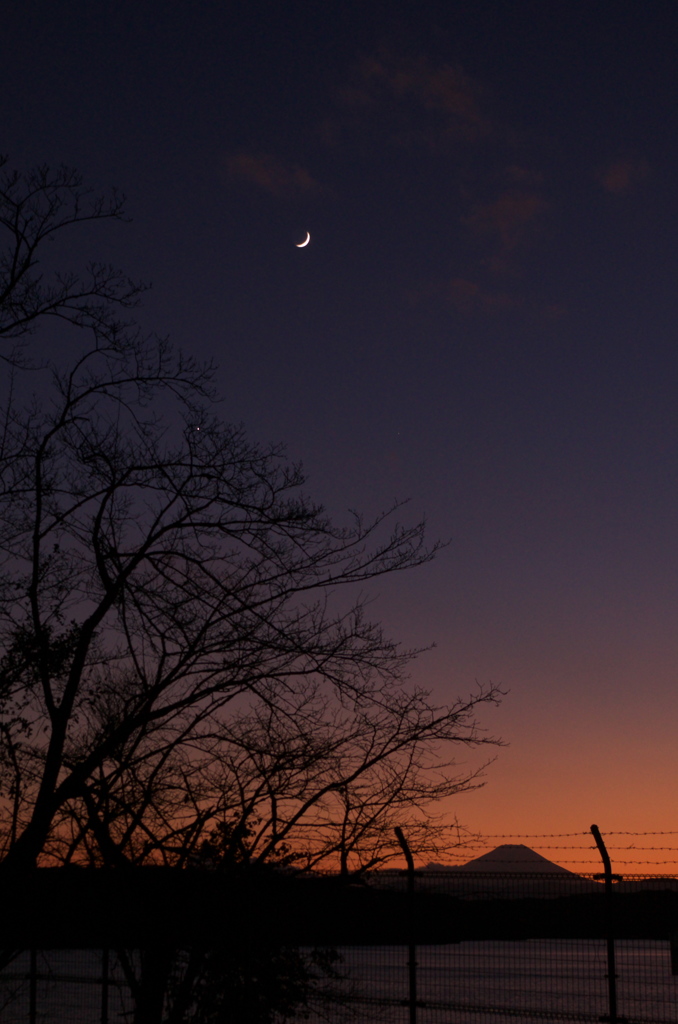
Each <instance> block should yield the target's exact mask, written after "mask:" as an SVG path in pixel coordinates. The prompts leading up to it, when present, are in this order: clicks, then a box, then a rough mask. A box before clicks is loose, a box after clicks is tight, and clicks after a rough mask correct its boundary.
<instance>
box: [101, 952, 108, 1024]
mask: <svg viewBox="0 0 678 1024" xmlns="http://www.w3.org/2000/svg"><path fill="white" fill-rule="evenodd" d="M108 960H109V951H108V949H102V951H101V1024H108V977H109V963H108Z"/></svg>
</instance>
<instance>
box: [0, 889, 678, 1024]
mask: <svg viewBox="0 0 678 1024" xmlns="http://www.w3.org/2000/svg"><path fill="white" fill-rule="evenodd" d="M330 881H331V879H330ZM335 881H336V879H335ZM351 888H352V889H353V892H354V896H353V898H354V899H355V900H356V902H355V905H356V907H360V905H361V900H362V899H363V894H364V899H365V901H368V902H369V900H370V899H375V898H376V900H377V902H376V903H375V904H370V905H371V906H372V905H375V906H376V905H378V906H382V905H383V906H389V905H390V904H389V903H388V900H389V899H391V898H392V899H393V900H394V901H396V903H397V907H399V908H400V909H399V910H398V913H401V912H402V915H404V916H405V918H406V919H407V920H406V921H405V924H404V930H405V931H406V932H407V933H408V935H409V939H404V938H403V929H401V930H400V933H399V935H398V936H397V937H396V936H394V938H393V941H390V940H389V938H388V936H387V937H386V938H385V940H384V941H381V942H380V943H379V944H363V943H362V942H361V936H360V927H361V925H360V923H359V922H358V921H357V923H356V928H355V935H354V937H353V938H352V939H351V942H350V943H348V944H347V943H346V941H345V938H346V931H345V930H344V931H343V932H342V933H341V934H342V939H341V941H337V942H336V943H332V941H331V936H332V922H331V921H330V922H327V921H324V922H321V923H322V932H323V940H322V945H323V946H324V947H325V953H326V955H325V958H324V960H323V958H322V957H321V958H319V959H318V958H317V957H316V958H315V960H314V956H313V954H312V945H306V946H304V945H301V947H299V949H298V953H299V955H300V957H301V958H302V960H304V959H305V962H308V963H310V962H312V961H314V962H316V963H326V964H331V969H328V970H322V969H319V970H316V971H315V972H314V978H313V980H312V981H311V982H310V983H309V986H308V988H307V993H306V994H307V1000H306V1003H305V1004H301V1005H297V1006H296V1008H294V1009H292V1007H289V1008H288V1010H287V1012H273V1011H272V1012H271V1015H270V1017H269V1018H268V1019H269V1020H270V1021H271V1022H282V1021H290V1022H292V1021H294V1022H295V1024H297V1022H298V1024H301V1022H303V1021H307V1022H308V1024H411V1022H413V1021H416V1024H521V1022H523V1024H529V1022H536V1021H544V1022H547V1021H563V1022H565V1021H573V1022H575V1021H579V1022H581V1024H593V1022H600V1021H606V1020H609V1006H608V1000H607V997H608V978H607V964H608V960H607V944H606V933H605V929H606V928H607V925H608V921H611V927H612V928H613V933H614V939H615V951H616V974H617V1007H618V1017H617V1021H618V1022H619V1024H624V1022H628V1024H678V941H676V933H677V932H678V879H677V878H676V877H674V876H667V875H656V874H644V875H634V876H624V878H623V879H622V880H619V881H617V882H615V884H614V892H613V894H612V897H611V899H612V901H613V906H612V911H613V913H612V914H611V915H608V914H607V911H608V910H609V909H610V908H609V907H608V905H607V904H606V903H605V899H606V897H605V895H604V891H603V884H602V882H601V880H600V875H598V874H594V873H589V874H581V873H578V874H575V873H571V872H566V871H561V872H558V871H557V870H543V871H530V872H525V871H522V872H521V871H516V872H496V871H464V870H463V869H448V870H446V871H433V870H429V871H426V870H424V871H418V872H417V873H416V878H415V893H414V897H413V898H412V900H410V899H409V897H407V876H406V873H405V872H402V871H395V870H391V871H379V872H374V873H373V874H371V875H370V876H368V877H367V878H366V879H364V880H363V883H362V885H361V887H356V886H353V887H351ZM356 891H357V896H356V895H355V893H356ZM384 900H385V901H386V902H385V903H384V902H383V901H384ZM380 901H382V902H380ZM397 901H400V902H397ZM377 924H378V922H377ZM337 934H338V933H337ZM328 937H329V941H328ZM407 941H410V942H411V943H412V945H414V947H415V954H414V955H415V963H416V985H417V993H416V995H417V1001H416V1005H412V1002H411V998H410V995H411V993H410V988H409V985H410V977H411V972H410V969H409V968H410V963H409V959H410V949H409V948H408V945H407V944H406V943H407ZM311 943H312V939H311ZM329 947H331V949H330V948H329ZM121 952H122V951H121ZM127 955H128V956H132V957H134V956H135V955H136V954H135V952H134V951H128V952H127ZM0 963H1V964H2V968H1V969H0V1021H2V1024H38V1022H40V1024H123V1022H131V1021H132V1020H133V1017H134V999H133V997H132V992H131V991H130V988H129V986H128V984H127V981H126V978H125V973H124V971H123V967H122V963H121V959H120V957H119V955H118V951H115V950H110V951H108V952H107V951H103V950H95V949H89V950H38V951H33V952H31V951H17V952H16V953H14V954H11V953H9V954H6V955H5V957H4V959H3V960H2V961H0ZM673 971H676V972H677V973H676V974H674V973H673ZM248 983H249V984H250V985H251V986H254V987H256V984H257V978H256V977H252V978H250V979H248ZM166 1009H167V1013H169V1004H168V1006H167V1007H166ZM163 1019H168V1018H167V1016H165V1017H164V1018H163ZM220 1019H221V1018H220ZM252 1019H254V1018H252ZM263 1019H264V1018H259V1017H257V1021H259V1020H263ZM184 1020H185V1024H188V1022H189V1020H190V1021H191V1024H200V1018H199V1017H197V1016H194V1017H190V1016H186V1017H185V1018H182V1024H184ZM223 1020H224V1024H250V1021H249V1020H248V1018H247V1015H246V1012H245V1016H240V1015H239V1016H237V1017H236V1016H230V1017H229V1016H224V1017H223Z"/></svg>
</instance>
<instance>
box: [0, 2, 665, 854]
mask: <svg viewBox="0 0 678 1024" xmlns="http://www.w3.org/2000/svg"><path fill="white" fill-rule="evenodd" d="M12 7H13V10H11V11H5V12H4V14H3V22H4V24H3V30H2V36H1V38H0V77H1V79H2V87H1V89H0V95H1V96H2V118H1V121H0V124H1V127H2V132H1V135H0V151H4V152H6V153H7V154H8V155H9V156H10V160H11V163H12V164H13V165H14V166H18V167H20V168H28V167H30V166H32V165H34V164H36V163H41V162H46V163H49V164H52V165H55V164H59V163H66V164H68V165H71V166H74V167H76V168H78V170H79V171H80V172H81V173H82V175H83V177H84V178H85V180H86V181H87V182H88V183H90V184H91V185H93V186H95V187H96V188H98V189H101V190H105V189H107V188H109V187H110V186H114V185H115V186H118V187H119V188H120V189H121V190H122V191H124V192H125V193H126V195H127V197H128V202H127V210H128V212H129V214H130V217H131V218H132V223H131V224H127V225H117V224H113V225H108V226H105V227H104V228H103V229H102V228H101V227H99V228H97V230H93V231H91V232H87V231H85V232H81V233H80V234H73V235H72V236H71V241H72V250H69V249H68V246H66V247H64V245H63V243H59V245H60V248H59V249H58V253H57V255H58V258H59V260H61V261H63V262H64V263H65V264H66V265H69V264H70V265H74V266H76V265H81V264H82V263H84V262H85V261H86V260H87V259H90V258H92V259H104V260H110V261H111V262H113V263H115V264H118V265H120V266H122V267H123V268H124V269H125V270H126V271H127V272H128V273H130V274H131V275H132V276H135V277H140V278H144V279H145V280H149V281H152V284H153V287H152V290H151V291H150V293H149V294H148V295H147V296H146V297H145V300H144V304H143V307H142V308H141V310H140V311H139V316H140V319H141V322H142V323H143V325H144V326H145V327H147V328H148V329H153V330H156V331H158V332H159V333H160V334H169V335H170V336H171V338H172V339H173V340H174V341H175V342H176V344H177V345H180V346H183V347H185V348H187V349H189V350H190V351H192V352H193V353H194V354H196V355H198V356H199V357H205V358H213V359H214V360H215V361H216V362H217V363H218V365H219V371H218V382H219V387H220V389H221V391H222V394H223V396H224V401H223V404H222V406H221V413H222V415H223V416H224V417H225V418H227V419H229V420H233V421H236V422H243V423H244V424H245V426H246V428H247V430H248V432H249V434H250V436H251V437H253V438H254V439H256V440H259V441H262V442H269V441H282V442H285V443H286V445H287V447H288V451H289V454H290V457H291V458H293V459H295V460H296V459H301V460H302V461H303V463H304V466H305V468H306V470H307V473H308V476H309V484H308V490H309V492H310V493H311V494H312V495H313V496H314V497H316V498H318V499H319V500H321V501H323V502H324V503H325V504H326V505H327V507H328V510H329V511H330V512H331V514H332V515H333V517H335V518H336V519H337V520H341V519H342V517H343V516H344V515H345V513H346V510H347V509H349V508H359V509H361V510H364V511H365V512H366V513H367V514H370V513H372V514H374V513H375V512H377V511H379V510H380V509H382V508H384V507H386V506H388V505H389V504H390V503H391V502H392V500H393V499H394V498H409V499H410V504H409V506H408V511H407V513H406V515H407V517H409V518H411V519H415V518H418V517H419V516H421V515H425V516H426V517H427V519H428V521H429V526H430V537H431V539H434V538H436V537H440V538H442V539H444V540H448V541H449V545H448V547H447V548H446V549H445V551H443V552H442V554H441V555H440V557H439V558H438V559H437V560H436V562H435V563H434V564H433V565H430V566H427V567H424V568H422V569H419V570H417V571H415V572H413V573H411V574H404V575H402V576H400V577H398V578H397V579H394V580H391V581H388V580H381V581H379V582H378V584H376V585H375V586H374V589H373V596H374V598H375V602H374V604H373V605H372V611H373V613H374V615H375V616H378V617H379V618H380V619H382V620H383V622H384V623H385V625H386V627H387V631H388V632H389V633H390V634H391V635H394V636H396V637H398V638H399V639H401V640H402V641H403V643H404V644H405V645H406V646H425V645H428V644H429V643H431V642H435V643H436V645H437V646H436V648H435V650H434V651H432V652H430V653H428V654H426V655H424V656H422V658H421V659H420V660H419V661H418V662H417V663H416V664H415V666H414V678H415V680H416V681H417V682H419V683H422V684H424V685H426V686H429V687H431V688H432V689H433V690H434V692H435V694H436V697H437V698H439V699H440V700H441V701H445V700H446V699H449V698H452V697H454V696H456V695H457V694H464V693H468V691H469V690H470V689H472V688H473V686H474V681H476V680H477V681H478V682H479V683H489V682H490V681H491V682H493V683H500V684H502V685H503V686H504V687H505V688H506V689H507V690H508V691H509V692H508V694H507V696H506V698H505V700H504V702H503V704H502V705H501V707H499V708H498V709H496V710H494V711H491V710H488V711H487V712H486V713H485V715H484V718H483V724H484V725H485V726H486V727H487V729H488V730H489V732H490V733H493V734H497V735H500V736H502V737H503V738H504V739H505V740H506V741H507V743H508V744H509V745H508V746H507V747H506V748H504V749H502V750H500V751H499V752H498V757H497V760H496V761H495V763H494V764H493V765H492V766H491V767H490V768H489V769H488V772H487V776H486V778H487V784H486V786H485V788H484V789H482V790H479V791H477V792H474V793H470V794H466V795H463V796H460V797H459V798H458V799H457V800H455V801H454V803H453V804H451V805H450V811H451V812H452V813H456V814H457V815H458V817H459V818H460V820H461V821H462V822H464V823H465V824H466V825H468V826H469V827H470V828H471V829H473V830H478V831H481V832H484V833H490V834H496V833H498V834H502V833H511V834H523V833H533V832H534V833H548V832H558V833H560V832H583V831H586V830H587V829H588V826H589V825H590V824H591V822H597V823H598V824H599V825H600V827H601V830H602V831H603V832H605V830H606V829H614V830H629V831H646V830H653V831H654V830H657V831H661V830H676V829H678V817H677V816H676V814H675V809H676V796H675V791H676V786H677V783H678V753H677V750H676V732H677V730H678V694H677V687H676V682H677V659H676V654H677V648H678V634H677V631H676V623H677V622H678V528H677V527H678V519H677V511H678V472H677V467H678V461H677V460H678V405H677V402H676V393H677V389H678V353H677V349H676V322H677V320H678V286H677V284H678V247H677V246H676V234H677V231H678V188H677V187H676V179H677V173H678V61H676V58H675V54H676V50H677V48H678V31H677V30H678V5H676V4H674V3H672V2H669V0H655V2H653V3H651V4H643V3H640V2H630V3H627V4H625V5H620V4H619V3H599V2H595V0H592V2H586V3H573V2H572V0H569V2H559V0H548V2H545V0H538V2H532V3H530V2H524V0H516V2H512V3H506V2H504V3H493V2H489V0H475V2H469V0H467V2H466V3H454V2H450V0H448V2H444V3H439V4H438V3H432V2H427V3H425V4H421V3H406V2H398V0H389V2H383V3H382V2H375V0H362V2H354V0H341V2H335V0H322V2H316V3H311V2H309V0H307V2H305V3H302V2H297V0H284V2H279V3H272V2H268V3H258V2H253V0H247V2H233V3H226V2H217V0H196V2H194V3H190V4H189V3H188V2H184V3H179V2H177V0H174V2H172V0H167V2H163V3H160V2H157V0H156V2H144V0H134V2H128V0H116V2H115V3H113V2H110V0H97V2H96V3H92V2H91V0H88V2H84V0H68V2H67V3H56V4H55V3H48V2H47V0H37V2H35V0H24V2H23V3H21V4H14V5H12ZM307 231H308V232H310V234H311V241H310V244H309V245H308V246H307V247H305V248H297V247H296V246H297V243H298V242H301V241H302V240H303V239H304V237H305V235H306V232H307ZM55 248H56V244H55ZM462 756H463V757H469V758H470V759H471V763H476V762H475V761H474V760H473V759H474V757H475V755H473V754H464V753H462ZM530 845H533V846H535V847H537V848H539V847H538V843H536V842H534V843H531V844H530ZM667 845H668V843H667ZM676 845H678V844H676ZM667 856H669V857H671V856H673V855H672V854H670V855H667ZM552 857H553V859H558V858H557V857H556V856H553V855H552ZM657 857H658V858H659V859H661V857H662V855H661V854H657Z"/></svg>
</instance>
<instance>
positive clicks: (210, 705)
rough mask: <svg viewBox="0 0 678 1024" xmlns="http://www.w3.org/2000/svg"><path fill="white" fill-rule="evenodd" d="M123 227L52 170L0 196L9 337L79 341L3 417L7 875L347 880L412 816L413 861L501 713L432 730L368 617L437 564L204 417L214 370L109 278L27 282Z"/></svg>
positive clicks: (401, 660)
mask: <svg viewBox="0 0 678 1024" xmlns="http://www.w3.org/2000/svg"><path fill="white" fill-rule="evenodd" d="M121 216H122V204H121V200H120V199H119V198H118V197H117V196H116V195H113V196H112V197H111V198H109V199H108V200H104V199H101V198H99V199H97V198H94V199H92V197H91V195H90V193H89V191H88V190H87V189H85V188H84V187H83V185H82V182H81V180H80V178H79V177H78V176H77V175H75V173H74V172H72V171H68V170H65V169H60V170H57V171H56V172H52V171H50V170H49V169H47V168H40V169H38V170H37V171H34V172H31V173H29V174H28V175H23V176H22V175H19V174H16V173H15V174H8V175H6V176H5V178H4V180H3V181H2V182H1V183H0V228H4V229H5V231H6V232H9V234H8V236H7V237H8V238H9V243H8V245H7V248H6V250H5V252H4V254H2V255H0V334H2V335H3V336H4V337H6V338H8V339H15V340H16V339H18V340H19V341H21V339H22V338H24V339H25V336H26V334H27V333H28V332H31V331H33V330H34V329H35V328H36V327H37V326H38V325H39V324H40V323H41V322H42V323H46V322H49V319H48V318H49V317H58V318H60V319H61V320H64V321H66V322H67V323H70V324H72V325H73V326H75V327H77V328H87V329H88V330H89V332H91V333H90V334H89V337H91V338H92V341H91V343H90V344H88V345H84V346H82V351H81V355H80V356H79V357H78V358H76V359H75V361H74V363H73V364H72V365H70V366H62V365H58V364H54V363H52V364H50V362H49V360H48V359H47V358H46V357H44V356H42V355H41V351H40V349H39V347H37V346H35V347H34V349H33V350H32V352H31V355H30V360H29V361H30V362H31V365H33V366H34V367H35V366H40V367H41V369H40V371H39V373H37V374H36V373H34V374H33V375H32V379H34V380H37V382H38V385H39V387H40V388H41V391H40V397H39V399H36V400H34V401H33V402H26V401H25V399H22V398H20V397H16V396H15V395H14V394H13V392H12V390H11V389H10V390H9V393H8V394H7V396H6V399H5V403H4V408H3V409H2V410H0V423H1V424H2V426H1V427H0V768H2V773H1V775H0V856H1V857H3V858H4V863H5V864H6V865H8V866H9V865H26V864H35V863H38V862H40V863H45V862H52V863H63V862H67V861H72V860H77V861H87V862H91V863H108V864H123V863H124V864H143V863H156V862H158V861H163V862H165V863H174V864H185V863H188V862H190V859H191V857H193V856H194V855H195V853H196V851H197V850H199V849H200V847H201V844H203V843H204V842H205V841H206V839H207V838H208V837H210V836H211V835H214V830H215V829H218V828H221V829H222V830H223V829H224V828H230V829H232V830H233V831H232V833H231V834H232V836H234V837H235V836H237V837H239V839H238V841H239V842H240V843H241V845H242V849H241V851H240V854H241V855H244V854H245V853H246V856H247V858H249V859H251V860H260V861H266V860H268V859H270V858H272V857H278V856H280V854H281V851H282V850H284V849H286V848H292V847H293V848H294V849H295V850H296V851H297V853H301V852H303V855H304V857H305V862H306V864H307V866H314V865H318V864H323V863H327V862H328V858H335V860H337V861H338V862H339V863H341V865H342V869H343V870H348V869H349V864H350V866H351V869H352V870H356V869H365V868H367V867H369V866H373V865H375V864H378V863H381V862H383V860H384V858H387V857H388V856H389V852H390V850H391V845H390V839H388V838H387V837H389V836H390V829H391V826H392V825H393V824H397V823H402V822H403V820H404V818H405V817H407V818H408V819H409V820H410V821H412V819H413V817H416V815H417V814H419V817H420V820H421V822H422V827H421V843H422V844H423V845H422V850H423V849H428V848H430V842H431V838H430V837H431V835H432V832H431V830H430V821H424V818H428V817H429V815H430V804H431V802H435V801H436V800H439V799H440V798H442V797H444V796H449V795H450V794H452V793H454V792H457V791H458V790H459V789H463V788H468V787H469V786H471V785H473V784H475V779H476V776H475V774H474V772H472V771H471V772H461V774H460V773H459V772H458V771H457V769H456V768H455V767H454V759H453V757H452V754H451V753H450V749H451V748H450V745H452V747H454V746H455V745H456V746H458V745H459V744H465V745H475V744H478V743H480V742H487V740H486V739H485V737H484V736H483V735H482V734H481V733H479V731H478V729H477V726H476V723H475V713H476V711H477V710H478V709H479V707H480V706H481V705H483V704H484V703H486V702H488V701H494V700H496V699H497V696H498V691H497V690H496V689H493V688H490V689H489V690H487V691H478V692H477V693H476V694H475V695H473V696H471V697H470V698H466V699H463V700H459V701H457V702H455V703H454V704H453V705H452V706H451V707H450V708H438V707H436V706H435V705H434V704H432V702H431V701H430V699H429V696H428V694H426V693H425V692H424V691H422V690H421V689H418V688H416V687H414V688H413V687H411V686H410V685H409V683H408V682H407V678H406V674H405V673H406V671H407V667H408V664H409V662H410V660H411V658H412V656H413V655H414V654H415V653H416V652H413V651H406V650H402V649H401V648H400V647H399V646H398V645H397V644H396V643H394V642H392V641H391V640H390V639H389V638H388V637H387V636H386V635H385V634H384V632H383V630H382V629H381V627H380V626H379V624H377V623H374V622H371V621H370V620H369V619H368V617H367V615H366V609H365V602H364V598H363V597H362V596H361V595H362V587H363V585H364V584H365V582H366V581H368V580H370V579H373V578H375V577H378V576H380V575H382V574H390V573H394V572H399V571H400V570H403V569H408V568H411V567H413V566H417V565H421V564H422V563H424V562H426V561H428V560H429V559H430V558H431V557H432V556H433V555H434V553H435V551H436V546H435V545H434V546H433V547H432V548H427V547H426V545H425V541H424V526H423V523H417V524H415V525H413V526H403V525H401V524H400V523H399V522H398V521H397V517H398V514H399V509H398V507H397V506H396V507H394V508H392V509H390V510H388V511H387V512H386V513H385V514H383V515H380V516H378V517H377V518H376V519H375V520H374V521H372V522H369V523H366V522H364V521H363V520H362V519H361V518H360V517H359V516H357V515H353V516H352V517H351V519H350V521H349V522H348V524H347V525H345V526H341V527H337V526H335V525H333V524H332V523H331V522H330V521H329V520H328V518H327V516H326V515H325V513H324V511H323V509H322V508H320V507H319V506H317V505H315V504H314V503H313V502H311V501H310V500H309V498H308V497H307V496H306V495H305V493H304V491H303V485H304V477H303V474H302V471H301V469H300V468H299V467H297V466H290V465H288V464H287V463H286V462H285V459H284V455H283V452H282V450H281V449H278V448H268V449H265V448H261V447H258V446H257V445H253V444H252V443H250V442H249V441H248V439H247V438H246V436H245V434H244V433H243V431H242V429H240V428H237V427H233V426H230V425H228V424H224V423H222V422H220V421H219V420H218V419H217V418H216V417H215V416H214V414H213V411H212V410H213V408H214V405H213V399H214V394H213V390H212V379H211V371H210V368H209V367H202V366H199V365H197V364H196V363H195V362H194V361H192V360H190V359H185V358H183V357H182V356H181V355H175V354H173V352H172V350H171V348H170V347H169V346H168V345H167V344H166V343H165V342H163V341H159V340H157V339H153V338H150V339H145V338H143V337H142V336H141V335H140V333H139V332H138V331H137V329H136V328H135V326H134V325H133V324H130V323H128V322H125V321H124V320H122V319H120V317H119V310H120V309H121V308H124V307H125V306H128V305H130V304H132V303H133V302H134V301H135V299H136V296H137V294H138V286H136V285H134V284H133V283H132V282H130V281H129V280H128V279H127V278H126V277H124V276H123V275H121V274H120V273H119V272H117V271H113V270H111V269H110V268H101V267H99V268H98V269H97V268H96V267H91V268H90V272H89V277H88V278H87V280H86V281H85V280H84V279H83V278H81V277H80V276H78V275H75V274H71V273H67V274H60V273H55V275H54V278H53V279H52V281H51V282H49V281H47V280H45V278H44V277H43V276H41V273H40V272H39V271H38V269H37V268H38V254H39V252H40V251H42V247H43V246H44V244H45V243H46V241H47V240H49V239H50V238H51V237H52V236H53V235H54V234H55V233H58V232H61V231H62V230H65V229H66V228H69V227H72V226H77V225H79V224H82V223H83V222H84V221H88V220H94V221H100V220H107V219H119V218H120V217H121ZM87 336H88V335H87V334H86V335H84V337H87ZM14 356H15V357H16V350H14ZM10 358H11V354H10ZM18 365H21V362H19V364H18ZM18 372H19V371H18ZM45 378H48V379H47V380H45ZM17 390H18V392H22V393H23V392H25V387H24V388H23V389H22V388H19V389H17ZM425 825H426V828H425V827H424V826H425ZM426 836H428V838H425V837H426ZM245 840H246V841H245ZM426 843H428V844H429V847H427V846H426Z"/></svg>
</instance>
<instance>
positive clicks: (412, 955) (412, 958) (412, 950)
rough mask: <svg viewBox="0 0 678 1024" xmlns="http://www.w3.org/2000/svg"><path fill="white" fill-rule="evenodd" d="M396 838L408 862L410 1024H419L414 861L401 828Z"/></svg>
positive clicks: (397, 830) (396, 830)
mask: <svg viewBox="0 0 678 1024" xmlns="http://www.w3.org/2000/svg"><path fill="white" fill-rule="evenodd" d="M394 831H395V834H396V837H397V839H398V842H399V843H400V846H401V848H402V851H403V853H404V854H405V860H406V861H407V903H408V908H407V909H408V933H409V943H408V947H407V949H408V962H407V970H408V976H409V989H410V992H409V999H408V1006H409V1008H410V1024H417V947H416V943H415V935H414V860H413V859H412V853H411V852H410V848H409V846H408V845H407V840H406V839H405V836H404V835H403V830H402V829H401V828H396V829H395V830H394Z"/></svg>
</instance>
